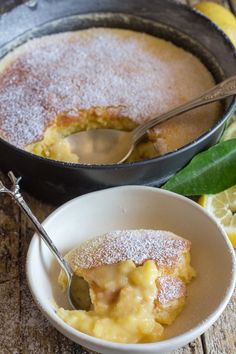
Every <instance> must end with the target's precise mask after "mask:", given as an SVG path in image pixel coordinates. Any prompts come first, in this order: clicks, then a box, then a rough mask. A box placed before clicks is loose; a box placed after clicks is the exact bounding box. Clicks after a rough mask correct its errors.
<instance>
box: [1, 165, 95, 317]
mask: <svg viewBox="0 0 236 354" xmlns="http://www.w3.org/2000/svg"><path fill="white" fill-rule="evenodd" d="M8 176H9V178H10V180H11V182H12V186H11V188H10V189H8V188H6V187H5V186H4V184H3V183H2V182H1V181H0V193H7V194H9V195H10V196H11V197H12V199H13V200H14V201H15V202H16V203H17V204H18V205H19V206H20V208H21V210H22V211H23V212H24V213H25V215H26V216H27V217H28V219H29V220H30V221H31V222H32V224H33V225H34V227H35V229H36V231H37V232H38V235H39V236H40V237H41V238H42V239H43V241H44V242H45V243H46V245H47V246H48V248H49V249H50V251H51V252H52V253H53V255H54V256H55V257H56V259H57V261H58V263H59V264H60V266H61V267H62V269H63V270H64V272H65V274H66V276H67V281H68V283H67V291H66V292H67V298H68V301H69V303H70V305H71V307H72V308H73V309H79V310H89V309H90V306H91V299H90V295H89V287H88V283H87V282H86V281H85V280H84V279H83V278H82V277H79V276H77V275H75V274H74V273H73V270H72V269H71V267H70V265H69V264H68V263H67V261H66V260H65V258H63V256H62V255H61V253H60V252H59V251H58V249H57V248H56V246H55V245H54V243H53V242H52V240H51V238H50V237H49V236H48V234H47V232H46V230H45V229H44V227H43V226H42V225H41V224H40V222H39V221H38V219H37V218H36V216H35V215H34V214H33V213H32V211H31V210H30V208H29V206H28V205H27V203H26V202H25V200H24V199H23V197H22V195H21V193H20V187H19V181H20V179H21V178H16V177H15V176H14V174H13V172H9V173H8ZM75 289H76V290H77V291H78V289H79V290H80V293H79V294H75Z"/></svg>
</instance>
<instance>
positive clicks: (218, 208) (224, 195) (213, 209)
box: [199, 121, 236, 248]
mask: <svg viewBox="0 0 236 354" xmlns="http://www.w3.org/2000/svg"><path fill="white" fill-rule="evenodd" d="M233 138H236V121H235V122H233V123H232V124H230V125H229V127H228V128H227V129H226V130H225V132H224V135H223V137H222V140H229V139H233ZM199 204H201V206H203V208H205V209H206V210H207V211H208V212H210V214H212V215H213V217H214V218H215V219H216V220H217V221H218V222H219V223H220V225H221V226H223V228H224V230H225V232H226V233H227V235H228V237H229V239H230V241H231V242H232V245H233V246H234V248H236V185H235V186H233V187H231V188H229V189H226V190H225V191H224V192H221V193H217V194H209V195H203V196H201V198H200V199H199Z"/></svg>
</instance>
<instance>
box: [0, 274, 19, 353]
mask: <svg viewBox="0 0 236 354" xmlns="http://www.w3.org/2000/svg"><path fill="white" fill-rule="evenodd" d="M20 350H21V339H20V282H19V279H11V280H9V281H5V282H4V283H2V284H0V353H1V354H13V353H14V354H20Z"/></svg>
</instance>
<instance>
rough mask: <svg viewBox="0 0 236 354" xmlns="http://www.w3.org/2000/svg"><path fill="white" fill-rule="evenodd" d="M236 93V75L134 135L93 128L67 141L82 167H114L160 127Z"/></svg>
mask: <svg viewBox="0 0 236 354" xmlns="http://www.w3.org/2000/svg"><path fill="white" fill-rule="evenodd" d="M235 94H236V76H232V77H230V78H228V79H226V80H224V81H222V82H221V83H220V84H218V85H215V86H214V87H212V88H211V89H209V90H208V91H206V92H205V93H203V94H202V95H201V96H199V97H197V98H195V99H193V100H191V101H189V102H187V103H185V104H183V105H181V106H178V107H176V108H174V109H172V110H171V111H169V112H166V113H164V114H162V115H160V116H158V117H155V118H153V119H151V120H150V121H148V122H146V123H143V124H141V125H139V126H138V127H137V128H135V129H134V130H132V131H131V132H125V131H121V130H115V129H91V130H87V131H82V132H78V133H75V134H72V135H69V136H67V137H66V138H65V141H66V142H67V143H68V144H69V147H70V151H71V152H72V153H73V154H75V155H77V156H78V158H79V163H81V164H101V165H103V164H114V163H122V162H124V161H125V160H126V159H127V158H128V157H129V156H130V154H131V152H132V151H133V149H134V146H135V145H136V143H137V142H138V141H139V140H140V139H141V138H142V137H143V136H144V135H145V134H146V133H147V131H148V130H149V129H151V128H153V127H155V126H156V125H157V124H159V123H161V122H163V121H166V120H168V119H170V118H173V117H175V116H178V115H180V114H181V113H184V112H187V111H190V110H192V109H194V108H197V107H200V106H203V105H205V104H208V103H211V102H215V101H218V100H222V99H224V98H227V97H229V96H232V95H235Z"/></svg>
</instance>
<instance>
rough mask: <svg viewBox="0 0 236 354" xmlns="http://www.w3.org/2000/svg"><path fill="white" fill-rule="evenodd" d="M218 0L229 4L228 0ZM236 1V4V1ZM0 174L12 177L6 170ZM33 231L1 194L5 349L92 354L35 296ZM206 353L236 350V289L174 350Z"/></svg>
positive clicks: (1, 339)
mask: <svg viewBox="0 0 236 354" xmlns="http://www.w3.org/2000/svg"><path fill="white" fill-rule="evenodd" d="M12 2H13V1H12ZM19 2H21V1H19ZM181 2H182V3H188V4H194V3H196V2H198V1H194V0H189V1H185V0H181ZM216 2H218V3H221V4H223V5H225V6H227V7H228V3H227V1H216ZM232 3H235V5H236V1H234V0H232ZM0 9H1V6H0ZM0 179H2V180H3V181H4V182H6V181H7V179H6V177H5V176H4V175H3V174H2V173H1V172H0ZM24 196H25V199H26V200H27V202H28V203H29V205H30V207H31V208H32V210H33V211H34V212H35V214H36V216H37V217H38V218H39V220H41V221H42V220H44V219H45V218H46V217H47V216H48V215H49V214H50V212H51V211H52V210H53V209H54V207H52V206H51V205H48V204H44V203H41V202H39V201H38V200H36V199H35V198H33V197H31V196H30V195H27V194H25V193H24ZM33 233H34V231H33V229H32V227H31V225H29V223H28V221H27V220H26V219H25V217H24V216H23V215H21V214H20V212H19V209H18V207H17V206H16V205H14V203H13V202H12V201H11V200H10V198H9V197H7V196H4V195H0V354H35V353H36V354H38V353H39V354H90V353H92V352H91V351H87V350H86V349H83V348H81V347H80V346H78V345H76V344H75V343H73V342H71V341H70V340H69V339H67V338H65V337H64V336H63V335H61V334H60V333H59V332H58V331H56V330H55V329H54V328H53V327H52V326H51V325H50V324H49V322H48V321H47V320H46V319H45V318H44V317H43V315H42V314H41V312H40V311H39V310H38V309H37V306H36V304H35V303H34V301H33V299H32V296H31V294H30V292H29V289H28V286H27V282H26V276H25V259H26V253H27V249H28V246H29V242H30V240H31V237H32V235H33ZM203 301H204V299H203ZM202 353H207V354H234V353H236V293H235V294H234V296H233V298H232V300H231V302H230V304H229V305H228V306H227V308H226V309H225V311H224V313H223V314H222V315H221V317H220V318H219V320H218V321H217V322H216V323H215V324H214V325H213V326H212V327H211V328H210V329H209V330H208V331H207V332H206V333H205V334H204V335H203V336H201V337H199V338H197V339H196V340H195V341H194V342H192V343H190V344H188V345H186V346H185V347H183V348H181V349H178V350H176V351H174V352H172V353H171V354H202ZM111 354H112V353H111Z"/></svg>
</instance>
